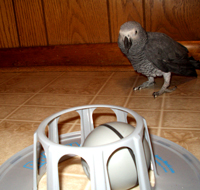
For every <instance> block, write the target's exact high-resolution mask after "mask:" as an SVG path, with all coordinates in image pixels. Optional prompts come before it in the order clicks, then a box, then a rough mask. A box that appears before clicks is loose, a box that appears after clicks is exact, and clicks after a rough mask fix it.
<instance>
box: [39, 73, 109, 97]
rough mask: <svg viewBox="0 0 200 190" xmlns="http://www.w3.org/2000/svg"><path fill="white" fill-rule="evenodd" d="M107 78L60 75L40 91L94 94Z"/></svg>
mask: <svg viewBox="0 0 200 190" xmlns="http://www.w3.org/2000/svg"><path fill="white" fill-rule="evenodd" d="M106 80H107V78H101V77H85V78H82V77H73V78H72V77H62V78H59V79H57V80H56V81H54V82H53V83H52V84H50V85H49V86H48V87H46V88H45V89H44V90H42V91H41V92H42V93H52V94H79V95H95V94H96V93H97V92H98V90H99V89H100V88H101V86H102V85H103V84H104V83H105V82H106Z"/></svg>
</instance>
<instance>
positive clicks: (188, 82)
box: [166, 76, 200, 97]
mask: <svg viewBox="0 0 200 190" xmlns="http://www.w3.org/2000/svg"><path fill="white" fill-rule="evenodd" d="M171 85H172V86H177V89H176V90H175V91H174V92H173V93H166V95H167V96H170V97H171V96H173V97H174V96H181V97H182V96H187V97H191V96H192V97H200V79H199V78H194V77H185V76H173V77H172V81H171Z"/></svg>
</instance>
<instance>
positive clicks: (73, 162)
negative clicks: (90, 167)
mask: <svg viewBox="0 0 200 190" xmlns="http://www.w3.org/2000/svg"><path fill="white" fill-rule="evenodd" d="M58 167H59V173H62V174H66V175H67V174H78V175H85V172H84V170H83V167H82V164H81V158H80V157H79V156H75V157H73V158H70V159H68V160H66V161H63V162H61V163H59V165H58Z"/></svg>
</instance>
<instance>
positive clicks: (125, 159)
mask: <svg viewBox="0 0 200 190" xmlns="http://www.w3.org/2000/svg"><path fill="white" fill-rule="evenodd" d="M134 129H135V128H134V127H133V126H132V125H129V124H127V123H124V122H109V123H105V124H102V125H100V126H98V127H96V128H95V129H94V130H93V131H92V132H91V133H90V134H89V135H88V136H87V138H86V139H85V141H84V143H83V145H82V146H84V147H94V146H100V145H106V144H109V143H112V142H115V141H118V140H120V139H121V138H123V137H126V136H128V135H130V134H131V133H132V132H133V131H134ZM143 147H144V152H145V157H146V163H147V167H148V168H149V165H150V150H149V145H148V143H147V141H146V139H145V138H143ZM82 166H83V169H84V171H85V173H86V175H87V176H88V178H90V172H89V167H88V165H87V163H86V162H85V161H84V160H83V159H82ZM107 166H108V175H109V180H110V185H111V189H112V190H122V189H129V188H132V187H134V186H136V185H138V176H137V169H136V165H135V156H134V153H133V151H132V150H130V149H128V148H121V149H119V150H117V151H115V152H114V153H113V154H112V155H111V156H110V158H109V160H108V164H107Z"/></svg>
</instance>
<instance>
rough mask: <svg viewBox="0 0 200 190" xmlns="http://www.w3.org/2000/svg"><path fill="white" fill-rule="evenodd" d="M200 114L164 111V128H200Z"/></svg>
mask: <svg viewBox="0 0 200 190" xmlns="http://www.w3.org/2000/svg"><path fill="white" fill-rule="evenodd" d="M199 123H200V112H183V111H164V113H163V123H162V126H163V127H170V128H199V129H200V125H199Z"/></svg>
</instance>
